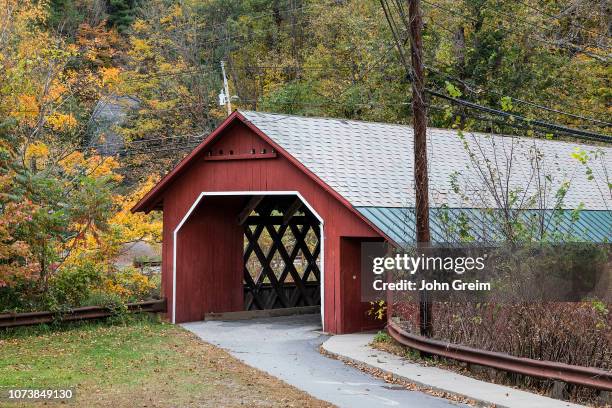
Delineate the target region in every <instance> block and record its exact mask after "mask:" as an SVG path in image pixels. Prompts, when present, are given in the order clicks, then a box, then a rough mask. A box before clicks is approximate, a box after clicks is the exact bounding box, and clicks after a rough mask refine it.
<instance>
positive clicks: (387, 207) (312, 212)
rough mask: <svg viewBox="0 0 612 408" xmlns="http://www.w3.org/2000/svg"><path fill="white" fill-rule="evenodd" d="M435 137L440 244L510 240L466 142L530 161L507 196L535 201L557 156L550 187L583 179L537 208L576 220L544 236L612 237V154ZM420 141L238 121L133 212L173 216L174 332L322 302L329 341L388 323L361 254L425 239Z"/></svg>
mask: <svg viewBox="0 0 612 408" xmlns="http://www.w3.org/2000/svg"><path fill="white" fill-rule="evenodd" d="M428 132H429V133H428V139H429V141H428V143H429V145H428V147H429V149H430V152H429V165H430V202H431V206H432V213H431V214H432V216H431V224H432V236H433V239H434V240H437V241H441V242H442V241H449V240H450V241H452V240H455V239H459V238H460V237H457V236H452V235H453V234H457V231H456V229H453V228H450V229H449V228H446V227H445V223H447V222H448V219H449V217H450V218H451V219H452V218H457V217H463V218H464V219H465V220H467V221H466V222H467V224H468V225H469V227H470V230H471V231H472V232H473V234H474V235H475V236H476V239H481V240H490V239H491V238H492V237H494V236H495V234H496V233H497V232H496V231H495V229H494V228H493V227H491V223H490V222H489V221H490V220H488V219H487V212H485V211H481V209H482V208H489V207H495V206H496V203H495V202H487V198H486V197H487V194H486V193H487V189H486V186H484V187H483V186H482V185H481V184H482V183H478V182H477V180H478V178H479V176H480V175H481V174H479V172H481V170H482V169H480V170H479V169H478V168H475V167H478V166H475V165H474V157H473V156H472V157H470V155H469V153H468V151H467V150H466V143H467V144H470V143H475V145H476V146H477V149H478V151H479V152H482V153H483V154H484V153H490V154H492V155H493V156H494V157H497V158H499V160H500V162H504V163H506V165H508V151H512V152H513V154H515V153H520V154H517V156H516V159H514V161H513V162H511V166H510V167H512V166H513V167H512V172H511V174H510V172H509V171H508V174H509V176H508V178H507V185H510V186H523V187H524V188H523V189H522V190H523V191H526V192H529V191H530V190H533V189H534V188H535V187H534V185H535V184H536V181H534V175H533V174H534V171H533V170H534V164H533V160H530V159H529V157H530V155H532V154H533V153H534V149H535V150H536V151H537V152H536V153H538V154H539V152H543V153H544V157H545V160H543V161H542V162H541V164H538V168H540V167H546V168H547V169H548V171H549V172H550V173H551V174H552V175H549V174H546V177H545V178H544V179H545V180H546V183H548V187H547V188H548V190H550V191H551V192H552V195H553V197H554V191H555V189H557V188H558V187H560V186H563V185H564V184H563V183H564V182H565V181H567V180H570V181H571V182H570V184H569V190H567V193H566V194H565V196H564V199H563V201H562V202H561V203H559V202H556V203H555V202H554V199H550V200H548V201H546V200H542V202H540V203H539V205H538V206H537V207H536V206H535V205H534V207H533V211H534V212H536V211H553V208H556V209H557V210H559V209H561V211H566V212H567V217H564V219H565V221H563V222H561V224H557V225H554V226H551V225H546V226H544V228H556V229H561V230H562V231H563V232H564V233H568V234H570V233H571V234H573V236H575V237H576V238H577V239H578V240H587V241H597V242H610V240H611V239H612V215H611V213H610V205H611V204H612V199H611V197H610V190H609V187H608V185H607V178H606V177H607V176H606V171H607V170H606V169H610V168H612V166H610V165H611V162H610V160H611V154H612V151H611V150H612V149H609V148H603V150H601V149H599V150H601V151H603V154H599V155H593V157H596V159H593V160H591V161H590V162H589V163H588V169H587V167H586V166H585V165H584V163H580V161H579V160H576V158H575V157H576V154H577V152H578V150H576V149H580V146H579V145H576V144H572V143H565V142H558V141H545V140H535V139H523V141H524V145H521V144H520V143H519V144H516V145H515V144H514V142H512V146H511V150H510V148H509V145H508V143H509V141H510V140H512V141H514V140H516V138H508V137H502V136H489V135H483V134H470V135H469V137H468V136H466V135H459V136H458V134H457V131H452V130H442V129H429V131H428ZM468 139H469V140H468ZM412 143H413V142H412V129H411V128H410V127H408V126H401V125H392V124H383V123H370V122H360V121H350V120H343V119H326V118H308V117H299V116H291V115H284V114H270V113H260V112H238V111H236V112H234V113H233V114H232V115H230V116H229V117H228V118H227V119H226V120H225V121H224V122H223V123H222V124H221V125H220V126H219V127H218V128H217V129H215V130H214V131H213V132H212V133H211V134H210V135H209V136H208V137H207V138H206V139H205V140H204V141H203V142H202V143H200V145H198V146H197V147H196V148H195V149H194V150H193V151H192V152H191V153H190V154H189V155H188V156H186V157H185V158H184V159H183V160H182V161H181V162H180V163H179V164H178V165H177V166H176V167H175V168H174V169H173V170H172V171H171V172H170V173H168V174H167V175H166V176H165V177H164V178H163V179H162V180H161V181H160V182H159V183H158V184H157V185H156V186H155V187H154V188H153V189H152V190H151V191H150V192H149V193H148V194H147V195H146V196H145V197H143V198H142V200H141V201H140V202H139V203H138V204H137V205H136V206H135V207H134V208H133V211H145V212H150V211H153V210H163V225H164V227H163V228H164V230H163V251H162V277H163V278H162V289H163V293H164V296H165V297H166V298H167V299H168V315H169V317H170V318H171V320H172V322H175V323H179V322H187V321H195V320H202V319H204V318H205V315H206V314H208V313H221V312H233V311H243V310H256V309H269V308H285V307H303V306H306V307H313V306H317V305H319V304H320V307H321V316H322V323H323V329H324V330H325V331H327V332H331V333H347V332H355V331H360V330H364V329H369V328H373V327H376V326H379V325H380V322H377V321H375V320H374V319H373V318H372V317H371V316H369V315H368V313H367V311H368V310H369V308H370V305H369V304H368V303H365V302H361V282H360V279H361V277H360V270H359V269H360V251H361V243H362V242H367V241H387V242H390V243H392V244H397V243H402V242H407V241H412V240H414V212H413V210H412V209H413V207H414V193H413V192H414V187H413V172H412V169H413V157H412ZM587 150H590V147H589V149H587ZM572 156H574V157H572ZM501 167H503V166H500V169H501ZM506 167H508V166H506ZM507 170H508V169H507ZM538 171H539V170H538ZM498 176H499V177H501V178H503V177H504V171H502V170H500V174H499V175H498ZM538 179H542V177H541V174H540V175H539V176H538ZM461 180H463V182H462V181H461ZM504 181H506V179H505V178H504ZM540 182H541V180H540ZM485 184H486V183H485ZM505 184H506V183H505ZM458 185H461V186H462V187H461V188H459V186H458ZM576 208H582V209H583V210H582V211H580V212H578V213H576V212H575V211H572V210H573V209H576ZM570 215H571V216H570ZM489 216H490V215H489ZM527 216H528V215H527ZM557 219H558V217H557Z"/></svg>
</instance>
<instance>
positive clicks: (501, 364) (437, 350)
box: [387, 321, 612, 391]
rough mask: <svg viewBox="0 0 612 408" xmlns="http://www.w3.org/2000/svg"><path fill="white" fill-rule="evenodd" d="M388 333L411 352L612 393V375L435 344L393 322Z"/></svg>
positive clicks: (449, 344) (441, 343) (565, 365)
mask: <svg viewBox="0 0 612 408" xmlns="http://www.w3.org/2000/svg"><path fill="white" fill-rule="evenodd" d="M387 331H388V332H389V334H390V335H391V337H393V338H394V339H395V340H397V341H398V342H399V343H401V344H403V345H405V346H408V347H410V348H413V349H416V350H419V351H422V352H425V353H429V354H432V355H437V356H441V357H445V358H450V359H454V360H458V361H463V362H466V363H471V364H478V365H482V366H486V367H491V368H495V369H498V370H503V371H510V372H513V373H517V374H523V375H528V376H532V377H538V378H543V379H549V380H558V381H563V382H566V383H570V384H577V385H583V386H585V387H590V388H595V389H599V390H605V391H612V372H610V371H605V370H601V369H598V368H591V367H581V366H574V365H569V364H563V363H556V362H552V361H541V360H533V359H529V358H522V357H515V356H511V355H509V354H504V353H497V352H493V351H486V350H479V349H475V348H471V347H467V346H461V345H457V344H452V343H447V342H444V341H439V340H433V339H429V338H426V337H422V336H418V335H415V334H412V333H408V332H407V331H405V330H403V329H402V328H401V327H399V326H398V325H397V323H394V322H392V321H389V323H388V325H387Z"/></svg>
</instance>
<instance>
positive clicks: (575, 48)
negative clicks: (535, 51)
mask: <svg viewBox="0 0 612 408" xmlns="http://www.w3.org/2000/svg"><path fill="white" fill-rule="evenodd" d="M423 2H424V3H427V4H428V5H430V6H431V7H434V8H437V9H439V10H442V11H444V12H446V13H448V14H450V15H451V16H454V17H456V16H457V15H459V16H461V17H463V18H467V19H470V20H472V21H473V22H476V23H479V21H478V20H477V19H476V18H474V17H472V16H470V15H466V14H464V13H457V12H456V11H454V10H451V9H449V8H446V7H444V6H441V5H439V4H437V3H433V2H430V1H428V0H423ZM492 12H493V13H495V14H497V15H500V13H499V12H496V11H492ZM512 18H513V19H514V20H515V21H521V22H523V23H525V24H527V25H533V24H532V23H529V22H527V21H525V20H521V19H519V18H517V17H516V16H512ZM430 23H431V24H433V25H435V26H437V27H440V28H442V29H445V30H446V31H449V32H451V33H452V31H450V30H449V29H448V28H446V27H444V26H442V25H441V24H439V23H437V22H436V21H434V20H430ZM483 24H484V22H483ZM487 25H489V26H492V25H490V24H487ZM492 27H494V28H501V29H502V30H504V31H506V32H507V33H511V34H516V35H519V36H520V35H523V36H525V37H527V38H529V39H532V40H535V41H539V42H541V43H545V44H548V45H552V46H554V47H556V48H565V49H567V50H570V51H574V52H580V53H582V54H584V55H587V56H589V57H591V58H594V59H597V60H598V61H601V62H606V61H607V60H608V57H607V56H603V55H600V54H596V53H593V52H590V51H587V50H585V49H584V48H583V47H580V46H578V45H576V44H573V43H567V44H564V43H556V42H552V41H550V40H547V39H544V38H541V37H535V36H533V35H531V34H527V33H519V32H517V31H515V30H512V29H510V28H507V27H499V26H492Z"/></svg>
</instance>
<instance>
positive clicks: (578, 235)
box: [356, 207, 612, 244]
mask: <svg viewBox="0 0 612 408" xmlns="http://www.w3.org/2000/svg"><path fill="white" fill-rule="evenodd" d="M356 208H357V210H358V211H359V212H360V213H361V214H363V215H364V216H365V217H366V218H367V219H368V220H370V221H371V222H372V223H374V225H376V226H377V227H378V228H380V229H381V230H382V231H383V232H384V233H385V234H387V236H389V238H391V239H392V240H394V241H395V242H396V243H399V244H404V243H413V242H414V241H415V236H416V231H415V224H416V223H415V210H414V208H408V207H404V208H400V207H356ZM542 211H543V212H544V217H543V219H544V230H545V231H546V232H547V234H549V236H553V237H556V238H557V240H560V241H565V242H569V241H571V242H595V243H611V242H612V211H594V210H582V211H572V210H541V211H540V210H524V211H522V212H521V216H522V217H524V220H525V221H526V222H524V223H523V225H532V226H533V227H534V228H537V225H538V222H537V221H538V220H539V219H540V218H539V217H538V216H539V214H540V213H541V212H542ZM496 217H499V210H484V209H477V208H432V209H430V230H431V239H432V241H433V242H437V243H454V242H462V241H465V238H466V236H467V237H468V238H469V237H471V238H473V239H474V240H475V241H477V242H498V241H500V240H501V234H500V232H499V230H498V227H497V226H496V225H498V224H497V223H495V222H494V220H493V219H494V218H496Z"/></svg>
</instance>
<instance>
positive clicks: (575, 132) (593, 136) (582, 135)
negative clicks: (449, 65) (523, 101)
mask: <svg viewBox="0 0 612 408" xmlns="http://www.w3.org/2000/svg"><path fill="white" fill-rule="evenodd" d="M426 91H427V93H429V94H430V95H432V96H436V97H438V98H442V99H446V100H448V101H450V102H452V103H454V104H456V105H461V106H465V107H468V108H471V109H476V110H479V111H482V112H486V113H491V114H494V115H497V116H502V117H505V118H508V119H510V120H513V121H514V120H516V121H520V122H523V123H526V124H528V125H532V126H538V127H541V128H545V129H550V130H553V131H556V132H561V133H564V134H566V135H569V136H572V137H575V138H577V139H585V140H595V141H599V142H606V143H612V136H609V135H604V134H600V133H595V132H589V131H586V130H580V129H574V128H569V127H567V126H563V125H558V124H556V123H549V122H545V121H542V120H539V119H533V120H532V119H528V118H525V117H523V116H520V115H515V114H513V113H509V112H505V111H501V110H498V109H494V108H490V107H488V106H483V105H479V104H477V103H474V102H469V101H466V100H463V99H459V98H454V97H452V96H448V95H445V94H443V93H441V92H438V91H435V90H433V89H429V88H428V89H426Z"/></svg>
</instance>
